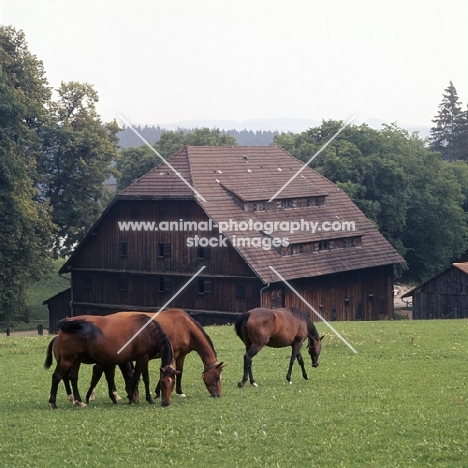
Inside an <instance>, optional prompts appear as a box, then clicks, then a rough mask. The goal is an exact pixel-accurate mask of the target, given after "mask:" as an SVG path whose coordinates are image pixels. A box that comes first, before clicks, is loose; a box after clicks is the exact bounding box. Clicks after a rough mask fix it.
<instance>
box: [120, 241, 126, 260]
mask: <svg viewBox="0 0 468 468" xmlns="http://www.w3.org/2000/svg"><path fill="white" fill-rule="evenodd" d="M119 255H120V256H121V257H126V256H127V241H120V242H119Z"/></svg>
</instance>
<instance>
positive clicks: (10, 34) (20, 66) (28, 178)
mask: <svg viewBox="0 0 468 468" xmlns="http://www.w3.org/2000/svg"><path fill="white" fill-rule="evenodd" d="M49 97H50V90H49V89H48V87H47V81H46V79H45V75H44V70H43V67H42V63H41V62H40V61H39V60H38V59H37V58H36V57H35V56H34V55H32V54H31V53H30V52H29V51H28V48H27V43H26V40H25V36H24V34H23V32H22V31H16V30H15V29H14V28H11V27H0V213H1V216H2V222H1V223H0V321H7V320H12V319H27V318H28V309H27V305H26V302H27V289H28V286H29V282H30V280H31V279H33V280H34V279H39V278H40V277H41V276H42V274H43V272H44V269H45V267H46V265H47V264H48V260H49V259H50V256H49V254H48V252H49V249H50V238H51V235H52V230H53V224H52V222H51V220H50V213H49V209H48V206H47V205H46V204H42V203H40V202H39V201H38V198H37V189H36V187H35V184H34V179H35V178H36V163H35V158H36V156H37V154H38V153H39V152H40V150H41V144H40V139H39V132H40V129H41V127H42V125H43V122H44V119H45V104H46V103H47V101H48V99H49Z"/></svg>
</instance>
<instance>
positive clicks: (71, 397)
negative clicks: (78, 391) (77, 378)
mask: <svg viewBox="0 0 468 468" xmlns="http://www.w3.org/2000/svg"><path fill="white" fill-rule="evenodd" d="M74 400H75V399H74V398H73V395H68V401H71V402H72V403H73V401H74Z"/></svg>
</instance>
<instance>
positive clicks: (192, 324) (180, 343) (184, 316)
mask: <svg viewBox="0 0 468 468" xmlns="http://www.w3.org/2000/svg"><path fill="white" fill-rule="evenodd" d="M122 313H125V312H122ZM127 313H129V314H130V313H133V314H135V313H137V312H127ZM145 315H147V316H148V317H150V318H153V317H154V316H155V314H154V313H145ZM154 320H156V321H157V322H158V323H159V324H160V325H161V327H162V329H163V330H164V333H166V335H167V336H168V337H169V339H170V341H171V343H172V348H173V351H174V358H175V363H176V371H177V373H176V393H177V394H178V395H180V396H181V397H185V396H186V395H185V393H184V392H183V390H182V374H183V370H184V363H185V357H186V356H187V354H189V353H190V352H192V351H195V352H196V353H197V354H198V355H199V356H200V359H201V360H202V362H203V366H204V370H203V373H202V378H203V381H204V383H205V386H206V388H207V390H208V393H209V394H210V396H212V397H220V396H221V392H222V384H221V371H222V370H223V368H224V367H225V366H226V364H224V363H222V362H219V361H218V359H217V356H216V351H215V348H214V345H213V342H212V341H211V338H210V337H209V336H208V335H207V334H206V332H205V330H203V327H202V326H201V325H200V324H199V323H198V322H197V321H195V320H194V319H193V318H192V317H191V316H190V315H189V314H188V313H187V312H185V311H184V310H182V309H167V310H164V311H162V312H160V313H159V314H158V315H157V316H156V317H155V318H154ZM102 372H103V369H102V367H101V366H100V365H96V366H94V368H93V377H92V380H91V385H90V388H89V390H88V393H87V396H86V398H87V399H88V395H91V393H92V391H93V390H94V387H95V386H96V384H97V383H98V382H99V379H100V378H101V376H102ZM155 393H156V398H159V396H160V393H161V392H160V383H158V385H157V386H156V389H155Z"/></svg>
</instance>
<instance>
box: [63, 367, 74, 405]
mask: <svg viewBox="0 0 468 468" xmlns="http://www.w3.org/2000/svg"><path fill="white" fill-rule="evenodd" d="M62 380H63V385H64V386H65V391H66V392H67V396H68V401H70V402H71V403H73V400H74V398H73V393H72V389H71V387H70V371H69V372H67V375H65V376H64V377H63V379H62Z"/></svg>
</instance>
